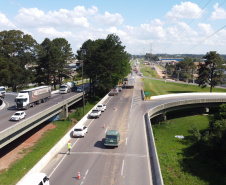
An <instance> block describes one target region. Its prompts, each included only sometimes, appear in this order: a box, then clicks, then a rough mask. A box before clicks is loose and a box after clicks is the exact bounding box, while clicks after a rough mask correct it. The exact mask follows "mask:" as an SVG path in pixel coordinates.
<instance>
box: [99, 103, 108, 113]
mask: <svg viewBox="0 0 226 185" xmlns="http://www.w3.org/2000/svg"><path fill="white" fill-rule="evenodd" d="M106 109H107V106H106V105H105V104H98V105H97V110H100V111H101V112H104V111H105V110H106Z"/></svg>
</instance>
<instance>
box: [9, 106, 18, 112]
mask: <svg viewBox="0 0 226 185" xmlns="http://www.w3.org/2000/svg"><path fill="white" fill-rule="evenodd" d="M7 110H13V111H15V110H17V109H16V106H15V105H13V106H11V107H8V108H7Z"/></svg>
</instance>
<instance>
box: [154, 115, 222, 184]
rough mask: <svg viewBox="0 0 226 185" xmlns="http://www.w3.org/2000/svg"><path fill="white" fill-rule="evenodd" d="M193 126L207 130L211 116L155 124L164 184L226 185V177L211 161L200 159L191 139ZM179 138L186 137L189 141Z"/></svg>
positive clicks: (190, 117)
mask: <svg viewBox="0 0 226 185" xmlns="http://www.w3.org/2000/svg"><path fill="white" fill-rule="evenodd" d="M192 125H197V126H198V127H199V130H200V131H202V130H205V129H206V128H207V127H208V117H207V116H203V115H196V116H188V117H183V118H176V119H172V120H169V121H165V122H162V123H161V124H156V125H152V128H153V133H154V137H155V143H156V148H157V152H158V158H159V162H160V167H161V172H162V176H163V181H164V184H173V185H181V184H183V185H184V184H185V185H186V184H187V185H190V184H192V185H195V184H197V185H202V184H205V185H207V184H218V185H220V184H225V183H226V179H225V174H224V173H223V172H222V171H220V170H218V169H217V168H216V166H214V163H213V162H211V161H210V160H209V159H206V158H203V157H200V156H199V155H198V154H197V152H196V151H195V149H194V147H193V146H192V143H191V142H190V140H189V136H190V135H191V134H190V133H189V130H190V129H191V127H192ZM175 135H183V136H185V139H178V138H175Z"/></svg>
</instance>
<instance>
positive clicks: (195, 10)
mask: <svg viewBox="0 0 226 185" xmlns="http://www.w3.org/2000/svg"><path fill="white" fill-rule="evenodd" d="M200 16H201V9H200V8H199V6H198V5H197V4H195V3H191V2H190V1H188V2H181V5H175V6H174V7H173V8H172V9H171V11H169V12H168V13H167V14H166V16H165V17H166V18H167V19H170V20H172V21H176V20H178V19H194V18H199V17H200Z"/></svg>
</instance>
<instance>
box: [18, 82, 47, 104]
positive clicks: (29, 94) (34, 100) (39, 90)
mask: <svg viewBox="0 0 226 185" xmlns="http://www.w3.org/2000/svg"><path fill="white" fill-rule="evenodd" d="M49 97H51V87H49V86H40V87H35V88H31V89H27V90H22V91H20V92H19V94H18V96H17V97H16V99H15V102H16V108H17V109H28V108H29V107H34V106H35V104H39V103H42V102H43V103H44V102H46V101H47V99H48V98H49Z"/></svg>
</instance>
